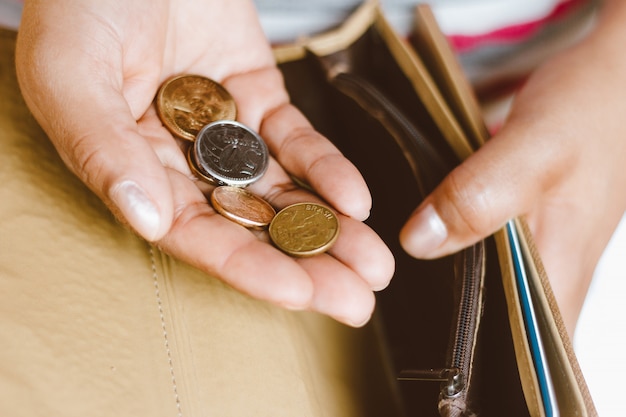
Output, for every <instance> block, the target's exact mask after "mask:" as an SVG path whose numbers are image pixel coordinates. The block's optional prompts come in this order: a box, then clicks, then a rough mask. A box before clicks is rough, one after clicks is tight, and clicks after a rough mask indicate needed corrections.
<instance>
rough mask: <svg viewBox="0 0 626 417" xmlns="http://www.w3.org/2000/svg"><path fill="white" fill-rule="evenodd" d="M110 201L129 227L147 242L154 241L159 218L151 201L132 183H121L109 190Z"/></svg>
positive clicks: (159, 223) (157, 231)
mask: <svg viewBox="0 0 626 417" xmlns="http://www.w3.org/2000/svg"><path fill="white" fill-rule="evenodd" d="M111 199H112V200H113V201H114V202H115V204H116V205H117V207H118V208H119V209H120V210H121V211H122V214H123V215H124V217H125V218H126V220H128V222H129V223H130V224H131V226H132V227H133V228H134V229H135V230H136V231H137V233H139V234H140V235H141V236H143V237H144V238H146V239H147V240H149V241H154V240H156V237H157V235H158V233H159V227H160V225H161V216H160V214H159V211H158V210H157V208H156V206H155V205H154V203H153V202H152V200H151V199H150V198H149V197H148V195H147V194H146V193H145V191H144V190H143V189H142V188H141V187H140V186H139V185H138V184H137V183H136V182H134V181H123V182H121V183H120V184H118V185H117V186H115V187H113V189H112V190H111Z"/></svg>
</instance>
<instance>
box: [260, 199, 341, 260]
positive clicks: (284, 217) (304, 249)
mask: <svg viewBox="0 0 626 417" xmlns="http://www.w3.org/2000/svg"><path fill="white" fill-rule="evenodd" d="M269 234H270V238H271V239H272V242H274V244H275V245H276V246H277V247H278V248H279V249H280V250H282V251H283V252H285V253H287V254H289V255H291V256H297V257H308V256H313V255H317V254H320V253H323V252H326V251H327V250H328V249H330V248H331V247H332V245H333V244H334V243H335V241H336V240H337V236H339V219H338V218H337V216H335V214H334V213H333V212H332V211H331V210H330V209H329V208H328V207H325V206H323V205H321V204H317V203H297V204H293V205H291V206H288V207H285V208H284V209H282V210H281V211H279V212H278V214H276V216H274V219H273V220H272V222H271V223H270V227H269Z"/></svg>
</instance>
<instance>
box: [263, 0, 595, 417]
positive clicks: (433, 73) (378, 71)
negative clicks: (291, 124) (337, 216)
mask: <svg viewBox="0 0 626 417" xmlns="http://www.w3.org/2000/svg"><path fill="white" fill-rule="evenodd" d="M415 22H416V28H415V29H416V30H415V32H414V36H413V37H412V38H411V39H410V41H411V44H412V46H413V48H410V47H409V45H408V44H407V42H405V40H403V39H401V38H399V37H398V36H397V34H396V33H395V32H394V31H393V30H392V29H391V27H390V26H389V24H388V23H387V22H386V20H385V17H384V15H383V13H382V11H381V10H380V8H379V6H378V2H377V1H375V0H370V1H366V2H364V4H363V5H362V7H361V8H360V9H359V10H357V11H356V12H355V13H354V14H353V15H352V16H351V17H350V18H349V19H348V20H347V21H346V22H345V23H344V24H343V25H342V26H341V27H339V28H337V29H336V30H334V31H331V32H328V33H326V34H323V35H321V36H317V37H313V38H311V39H304V40H302V41H301V42H300V43H299V44H297V45H289V46H285V47H282V48H279V49H278V50H276V51H275V52H276V57H277V60H278V61H279V62H281V65H282V68H283V71H284V73H285V76H286V81H287V87H288V89H289V91H290V93H291V95H292V99H293V100H294V102H295V104H296V105H297V106H299V107H300V108H301V110H302V111H303V112H304V113H305V114H306V115H307V116H308V117H309V118H310V119H311V120H312V122H313V124H314V126H315V127H316V128H317V129H318V130H320V131H321V132H322V133H324V134H325V135H326V136H327V137H329V138H330V139H331V140H332V141H334V142H335V144H336V145H337V146H338V147H339V148H340V149H341V150H342V151H343V152H344V153H345V154H346V155H347V156H348V158H350V159H351V160H352V161H353V162H355V164H356V166H357V167H358V168H359V169H360V170H361V172H362V173H363V175H364V177H365V178H366V181H367V182H368V185H369V186H370V190H371V191H372V195H373V200H374V205H373V210H372V215H371V217H370V219H369V223H370V225H371V226H372V227H373V228H374V230H376V231H377V232H378V233H379V234H380V235H381V236H382V237H383V239H384V240H385V241H386V242H387V244H388V245H389V246H390V247H391V248H392V251H394V254H395V255H396V263H397V267H396V274H395V276H394V279H393V280H392V283H391V285H390V286H389V288H387V289H386V290H385V291H383V292H381V293H380V294H379V296H378V301H379V314H380V316H381V317H382V322H383V334H384V337H385V340H386V343H387V344H388V347H389V351H390V361H391V363H392V367H393V369H394V370H395V371H396V372H402V371H403V370H405V369H407V367H408V368H409V369H410V368H413V369H428V368H437V367H440V366H441V364H442V363H443V360H442V358H441V353H442V352H444V351H445V350H446V346H445V340H446V337H445V335H443V334H442V330H444V329H449V328H450V322H449V316H450V308H449V305H448V304H449V301H450V297H449V295H450V293H451V292H452V291H451V288H452V286H453V285H452V283H451V282H450V280H451V277H452V276H453V275H454V274H453V273H452V272H451V269H450V264H451V262H450V260H449V259H446V258H444V259H441V260H438V261H429V262H419V261H416V260H414V259H410V258H409V257H408V256H407V255H406V254H404V253H403V251H402V249H401V248H400V247H399V245H398V242H397V234H398V232H399V230H400V228H401V227H402V224H403V222H404V220H405V219H406V218H407V217H408V216H409V214H410V213H411V212H412V210H413V209H414V207H415V206H416V205H417V204H419V202H420V196H419V194H420V188H421V187H420V180H421V179H423V178H420V176H421V177H425V175H424V173H423V172H421V171H423V170H424V167H425V166H428V159H430V156H428V157H426V158H420V157H419V156H417V157H416V154H415V153H416V152H420V151H424V149H421V150H420V149H419V148H420V146H415V143H417V142H419V141H418V140H415V138H413V142H411V141H410V140H404V141H398V140H397V138H396V136H398V134H397V133H398V131H399V129H398V128H397V126H394V125H393V123H391V124H390V123H387V125H388V126H387V128H386V129H385V128H382V126H381V125H384V124H385V123H384V122H380V121H379V122H375V121H373V119H381V117H380V116H381V114H384V113H385V111H386V110H385V111H383V110H382V109H381V110H379V113H380V114H378V115H376V116H374V117H372V114H373V111H372V110H371V109H369V107H375V106H370V105H369V104H368V103H367V101H368V100H367V99H364V100H362V101H364V102H365V105H362V106H361V107H363V108H361V109H357V108H355V105H354V103H350V102H349V101H347V100H346V98H345V97H342V96H341V95H338V94H337V92H336V91H335V92H333V91H332V89H331V88H330V87H329V80H330V83H331V84H332V83H333V82H334V81H336V80H337V79H338V78H339V76H338V75H337V74H340V75H342V74H344V73H350V74H352V75H354V76H357V77H358V78H365V79H366V80H367V81H368V82H369V83H372V84H373V85H375V86H376V88H377V89H378V90H380V91H381V92H382V93H383V95H385V97H386V100H389V101H391V102H393V104H394V107H397V109H399V111H400V112H401V113H404V114H405V115H410V116H409V118H410V119H411V120H410V123H411V124H412V125H413V127H414V128H415V129H416V130H418V131H419V134H418V135H417V136H424V137H426V138H428V140H429V141H430V143H431V145H432V146H433V147H435V148H437V149H438V151H439V152H440V157H441V158H442V159H444V160H446V161H451V163H452V164H457V163H459V161H462V160H463V159H465V158H466V157H467V156H469V155H470V154H471V153H472V152H473V151H474V150H475V149H477V148H478V147H479V146H480V145H481V144H482V143H484V142H485V141H486V140H487V139H488V132H487V129H486V128H485V126H484V122H483V120H482V117H481V113H480V108H479V106H478V103H477V101H476V99H475V97H474V94H473V92H472V90H471V88H470V86H469V83H468V82H467V80H466V79H465V76H464V74H463V73H462V71H461V68H460V66H459V65H458V62H456V59H455V56H454V54H453V53H452V51H451V50H450V48H449V46H448V44H447V42H446V40H445V37H444V36H443V35H442V34H441V32H440V31H439V29H438V27H437V24H436V22H435V20H434V17H433V16H432V13H431V12H430V10H429V9H428V7H427V6H419V7H417V9H416V19H415ZM382 102H383V101H381V100H379V103H382ZM364 108H368V110H367V111H364ZM387 110H388V109H387ZM394 111H395V110H394ZM382 119H384V117H383V118H382ZM389 126H391V128H389ZM402 130H404V134H405V136H406V132H407V131H408V130H411V129H408V130H407V129H402ZM399 142H404V144H399ZM407 143H408V145H407ZM398 144H399V145H400V146H396V145H398ZM422 148H423V147H422ZM426 171H431V170H430V169H429V168H428V167H427V168H426ZM515 224H516V228H517V229H519V234H520V240H521V241H522V243H523V244H524V245H525V246H526V245H527V249H525V250H526V254H525V255H524V256H525V258H526V260H525V262H527V263H528V265H527V267H528V268H529V270H532V271H533V273H532V274H531V275H532V277H531V278H532V279H531V285H532V287H533V291H534V292H535V293H536V296H533V297H536V298H537V299H536V300H535V303H536V305H537V314H538V315H539V316H540V317H541V319H540V320H539V327H540V330H539V331H540V332H541V334H542V338H543V339H544V341H545V346H546V348H547V349H548V352H547V358H548V367H549V368H550V370H551V373H552V375H553V382H554V384H555V393H556V401H557V402H558V407H559V409H560V410H561V412H562V415H565V414H566V415H572V416H574V415H576V416H585V415H589V416H594V415H596V411H595V408H594V405H593V402H592V400H591V397H590V396H589V391H588V389H587V386H586V384H585V382H584V378H583V377H582V373H581V372H580V368H579V367H578V364H577V361H576V358H575V355H574V352H573V350H572V348H571V342H570V340H569V338H568V336H567V333H566V332H565V330H564V326H563V324H562V320H561V317H560V313H559V311H558V306H557V305H556V302H555V301H554V297H553V295H552V292H551V289H550V285H549V281H548V279H547V277H546V275H545V271H543V268H542V267H541V260H540V259H539V257H538V254H537V252H536V250H534V249H532V248H534V245H533V243H532V236H531V235H530V233H529V232H528V229H527V228H524V227H522V226H520V225H522V224H523V221H521V220H516V221H515ZM504 233H505V232H504V230H501V231H499V232H497V233H496V234H495V235H494V238H495V239H488V241H487V256H486V258H487V264H486V268H487V271H486V282H485V287H486V289H485V291H486V297H485V304H484V312H483V316H482V319H481V322H482V323H481V328H480V329H479V332H478V338H477V339H478V345H479V346H478V349H477V350H478V353H477V359H476V362H477V363H476V365H475V366H474V368H473V375H472V376H471V379H472V381H473V382H474V383H473V388H472V389H471V391H472V392H470V393H468V398H469V401H468V403H469V404H470V407H471V409H473V410H474V411H477V412H478V414H479V415H482V416H488V415H508V416H513V415H515V416H526V415H532V416H537V417H540V416H542V415H545V413H544V410H543V406H542V405H541V401H542V399H541V396H540V393H539V384H538V378H537V373H536V370H535V365H534V363H533V357H532V355H531V351H530V347H529V343H528V337H527V334H526V329H525V324H524V322H523V317H522V313H521V308H520V301H519V297H518V294H517V292H516V291H515V276H514V272H513V260H512V259H511V249H510V247H509V245H508V242H507V241H506V240H505V236H504ZM528 248H530V249H528ZM442 340H443V342H442ZM433 388H434V389H433ZM398 389H399V392H400V393H401V396H402V398H403V402H404V405H405V407H406V409H407V410H408V414H409V415H420V416H422V415H433V416H434V415H436V411H435V410H434V409H433V407H432V406H430V405H432V404H435V403H436V401H437V386H436V384H433V383H432V382H425V383H414V384H413V385H411V386H410V385H408V384H404V383H400V384H399V387H398ZM471 409H469V410H456V411H454V413H455V414H454V415H473V414H471V412H472V410H471ZM446 413H447V411H446ZM449 414H450V415H452V414H451V413H449Z"/></svg>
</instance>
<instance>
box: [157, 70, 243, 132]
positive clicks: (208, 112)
mask: <svg viewBox="0 0 626 417" xmlns="http://www.w3.org/2000/svg"><path fill="white" fill-rule="evenodd" d="M156 109H157V114H158V115H159V118H160V119H161V122H162V123H163V125H164V126H165V127H166V128H167V129H168V130H169V131H170V132H171V133H172V134H173V135H175V136H176V137H179V138H181V139H186V140H190V141H193V140H195V138H196V135H197V134H198V132H199V131H200V129H202V128H203V127H204V126H206V125H208V124H209V123H212V122H215V121H217V120H235V119H236V118H237V107H236V105H235V100H233V98H232V96H231V95H230V93H229V92H228V91H227V90H226V89H225V88H224V87H223V86H222V85H221V84H219V83H217V82H216V81H213V80H211V79H209V78H206V77H203V76H200V75H179V76H177V77H173V78H170V79H168V80H166V81H165V82H164V83H163V84H162V85H161V88H159V91H158V93H157V97H156Z"/></svg>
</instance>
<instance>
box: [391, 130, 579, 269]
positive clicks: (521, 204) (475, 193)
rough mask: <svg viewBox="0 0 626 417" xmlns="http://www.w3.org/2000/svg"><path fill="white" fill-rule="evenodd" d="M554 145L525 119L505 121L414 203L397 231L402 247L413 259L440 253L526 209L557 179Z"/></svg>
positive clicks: (464, 243) (557, 145)
mask: <svg viewBox="0 0 626 417" xmlns="http://www.w3.org/2000/svg"><path fill="white" fill-rule="evenodd" d="M535 133H536V135H539V136H535ZM537 137H539V138H541V141H538V140H536V138H537ZM560 144H561V140H559V138H549V137H546V136H543V137H542V136H541V134H540V133H538V132H531V131H530V130H529V129H527V128H525V123H515V122H513V123H511V124H510V125H507V128H506V129H505V130H503V131H502V132H501V133H500V134H499V135H498V136H497V137H494V138H493V139H492V140H491V141H489V142H488V143H487V144H486V145H485V146H484V147H483V148H481V149H480V150H479V151H478V152H476V153H475V154H474V155H472V156H471V157H470V158H468V159H467V160H466V161H465V162H464V163H463V164H461V165H460V166H459V167H457V168H456V169H455V170H453V171H452V172H451V173H450V175H448V176H447V177H446V178H445V179H444V181H443V182H442V183H441V184H440V185H439V186H438V187H437V188H436V189H435V190H434V191H433V192H432V193H431V194H430V195H429V196H428V197H427V198H426V199H425V200H424V201H423V203H422V204H420V206H419V207H418V208H417V210H416V211H415V212H414V213H413V214H412V215H411V217H410V218H409V219H408V221H407V223H406V224H405V226H404V227H403V229H402V231H401V233H400V241H401V243H402V246H403V247H404V249H405V250H406V251H407V252H408V253H409V254H411V255H412V256H415V257H418V258H434V257H439V256H443V255H446V254H449V253H453V252H456V251H458V250H460V249H462V248H464V247H466V246H469V245H471V244H473V243H475V242H476V241H478V240H480V239H482V238H484V237H486V236H488V235H490V234H492V233H493V232H495V231H496V230H498V229H499V228H500V227H502V226H503V225H504V223H505V222H506V221H507V220H509V219H511V218H513V217H516V216H518V215H520V214H522V213H526V212H528V210H529V209H530V208H531V207H532V206H533V205H534V204H536V203H537V201H536V199H537V198H538V197H537V196H540V195H542V192H543V190H544V189H546V188H547V187H549V185H550V182H551V181H558V178H559V177H558V173H559V172H560V171H561V170H560V167H559V166H557V164H556V163H554V161H557V160H560V164H563V163H566V161H567V158H564V157H563V155H560V158H557V155H556V153H558V152H562V151H561V149H562V147H561V146H560Z"/></svg>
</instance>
